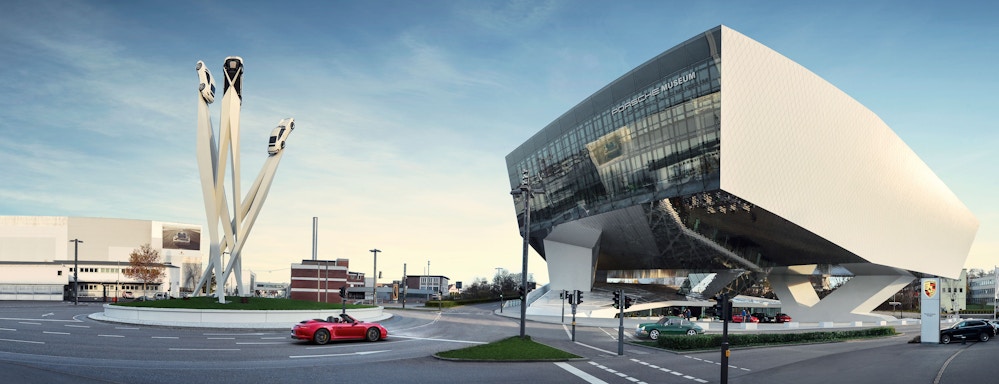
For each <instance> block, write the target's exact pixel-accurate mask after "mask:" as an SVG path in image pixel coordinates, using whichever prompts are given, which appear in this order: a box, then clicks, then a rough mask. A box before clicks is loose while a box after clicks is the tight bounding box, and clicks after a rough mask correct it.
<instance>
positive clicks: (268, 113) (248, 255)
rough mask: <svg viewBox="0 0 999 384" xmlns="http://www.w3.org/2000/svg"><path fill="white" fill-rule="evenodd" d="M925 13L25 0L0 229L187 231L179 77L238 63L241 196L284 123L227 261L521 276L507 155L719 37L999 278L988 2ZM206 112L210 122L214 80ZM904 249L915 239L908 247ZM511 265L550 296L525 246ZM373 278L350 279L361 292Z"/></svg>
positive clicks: (766, 5) (2, 91)
mask: <svg viewBox="0 0 999 384" xmlns="http://www.w3.org/2000/svg"><path fill="white" fill-rule="evenodd" d="M997 7H999V6H996V5H993V4H992V2H988V1H981V2H960V1H959V2H946V3H945V2H939V1H881V2H877V1H874V2H872V1H842V2H802V1H695V2H690V1H686V2H674V1H597V0H590V1H560V0H556V1H545V0H529V1H434V0H429V1H282V2H277V1H240V2H235V3H234V2H222V1H187V0H179V1H88V0H80V1H62V0H49V1H34V0H29V1H25V0H7V1H4V2H2V4H0V134H2V136H3V137H6V138H7V139H6V140H0V177H2V183H0V215H22V216H82V217H108V218H126V219H142V220H154V221H164V222H171V223H189V224H198V225H206V219H205V215H204V205H203V202H202V198H201V187H200V181H199V176H198V168H197V162H196V157H195V133H196V129H197V121H196V118H197V97H198V96H197V86H198V78H197V73H196V72H195V63H196V62H197V61H198V60H203V61H204V62H205V63H207V65H208V67H209V69H210V70H211V71H212V73H213V75H215V76H216V77H219V76H221V74H222V69H221V66H222V63H223V61H224V59H225V58H226V57H227V56H240V57H242V58H243V60H244V65H245V67H244V69H245V76H244V78H243V104H242V116H241V117H242V119H241V120H242V123H241V130H242V134H241V145H242V150H241V154H240V158H241V162H242V167H241V173H242V175H243V183H242V184H243V185H244V186H243V187H242V190H243V191H246V190H247V189H248V188H249V185H250V184H251V183H252V181H253V179H254V178H255V176H256V175H257V173H258V172H259V171H260V169H261V168H262V166H263V163H264V160H265V159H266V157H267V153H266V142H267V139H268V136H269V135H270V132H271V130H272V129H273V128H274V127H275V126H276V125H277V123H278V121H280V120H281V119H283V118H286V117H294V118H295V121H296V129H295V130H294V132H293V133H292V134H291V136H290V137H289V139H288V142H287V148H286V151H285V153H284V155H283V158H282V160H281V164H280V166H279V167H278V170H277V175H276V177H275V178H274V183H273V185H272V187H271V189H270V193H269V195H268V197H267V201H266V203H265V204H264V206H263V209H262V213H261V214H260V216H259V218H258V219H257V221H256V224H255V226H254V227H253V231H252V233H251V234H250V235H249V236H248V238H247V243H246V246H245V248H244V251H243V266H244V268H245V269H249V270H251V271H253V272H254V273H256V274H257V277H258V280H260V281H270V282H281V281H285V282H286V281H288V280H289V273H290V271H289V269H290V265H291V264H293V263H298V262H301V260H304V259H311V258H312V221H313V220H312V218H313V217H317V218H318V241H317V254H318V258H319V259H336V258H347V259H350V261H351V270H355V271H359V272H365V273H368V274H370V273H372V272H373V268H374V267H373V266H372V262H373V260H372V253H371V252H369V250H371V249H374V248H377V249H379V250H381V252H379V253H378V270H379V271H381V272H382V274H383V277H382V280H380V281H381V282H386V281H391V280H393V279H399V278H401V276H402V275H403V268H404V266H405V267H406V268H407V273H408V274H410V275H414V274H425V273H427V272H428V265H429V273H430V274H434V275H445V276H447V277H449V278H450V279H451V280H452V281H464V282H467V283H466V284H468V283H471V282H472V281H473V279H475V278H486V279H490V280H491V278H492V276H493V275H494V274H495V273H496V272H497V268H504V269H506V270H507V271H510V272H519V271H520V270H521V263H522V241H521V239H520V236H519V229H518V227H517V221H516V217H515V211H514V205H513V200H512V197H511V196H510V193H509V192H510V189H511V185H510V183H509V180H508V179H507V170H506V163H505V157H506V155H507V154H509V153H510V152H511V151H513V150H514V149H515V148H516V147H517V146H519V145H520V144H521V143H523V142H524V141H526V140H527V139H528V138H530V137H531V136H532V135H533V134H535V133H536V132H538V131H539V130H540V129H541V128H543V127H544V126H545V125H547V124H548V123H550V122H551V121H553V120H554V119H556V118H557V117H559V116H560V115H561V114H562V113H564V112H565V111H567V110H569V109H570V108H572V107H573V106H574V105H576V104H577V103H579V102H580V101H582V100H583V99H585V98H586V97H588V96H589V95H591V94H593V93H594V92H596V91H597V90H599V89H600V88H601V87H603V86H604V85H606V84H608V83H610V82H612V81H613V80H615V79H616V78H618V77H620V76H621V75H623V74H625V73H626V72H628V71H629V70H631V69H633V68H635V67H637V66H638V65H640V64H642V63H643V62H645V61H647V60H649V59H651V58H653V57H654V56H656V55H658V54H659V53H661V52H663V51H665V50H667V49H669V48H671V47H673V46H675V45H677V44H679V43H681V42H683V41H685V40H687V39H689V38H691V37H694V36H695V35H697V34H700V33H702V32H704V31H706V30H708V29H711V28H713V27H715V26H718V25H722V24H723V25H726V26H728V27H730V28H732V29H734V30H736V31H738V32H740V33H742V34H744V35H746V36H748V37H750V38H752V39H754V40H756V41H758V42H760V43H762V44H764V45H766V46H768V47H770V48H772V49H774V50H776V51H777V52H779V53H781V54H782V55H784V56H786V57H788V58H790V59H791V60H793V61H795V62H797V63H799V64H801V65H803V66H804V67H806V68H808V69H809V70H811V71H812V72H814V73H816V74H817V75H819V76H820V77H822V78H824V79H826V80H827V81H829V82H830V83H832V84H833V85H835V86H837V87H838V88H840V89H841V90H843V91H844V92H845V93H847V94H848V95H850V96H852V97H853V98H855V99H856V100H858V101H859V102H860V103H861V104H863V105H865V106H866V107H868V108H869V109H870V110H872V111H873V112H874V113H875V114H877V115H878V116H879V117H880V118H881V119H882V120H884V121H885V122H886V123H887V125H888V126H890V127H892V129H893V130H894V131H895V133H896V134H897V135H899V136H900V137H901V138H902V140H903V141H905V142H906V143H907V144H908V145H909V147H911V148H912V149H913V150H914V151H915V153H916V154H917V155H918V156H919V157H920V158H921V159H922V160H923V161H924V162H926V164H927V165H928V166H929V167H930V168H931V169H932V170H933V171H934V172H935V173H936V174H937V176H938V177H940V179H941V180H943V181H944V183H945V184H947V185H948V186H949V187H950V188H951V190H952V191H953V192H954V193H955V195H956V196H957V197H958V198H959V199H961V200H962V201H963V202H964V204H965V205H967V206H968V208H969V209H970V210H971V212H972V213H973V214H975V216H976V217H977V219H978V221H979V225H980V226H979V230H978V233H977V237H976V240H975V243H974V244H973V245H972V247H971V250H970V254H969V256H968V259H967V263H966V267H968V268H984V269H991V268H992V267H993V266H995V265H997V264H999V200H997V199H996V198H995V196H996V195H997V191H999V181H997V175H999V171H997V167H996V165H997V163H999V161H997V160H996V156H995V154H996V153H997V150H996V148H999V129H997V128H999V127H997V125H999V123H997V119H996V117H995V112H996V111H997V110H999V96H997V93H996V90H997V85H999V75H997V71H996V69H995V65H996V64H995V63H997V62H999V43H997V38H999V22H996V20H997V19H999V17H997V16H999V9H997ZM216 85H217V88H218V92H217V94H216V103H215V104H212V105H211V106H210V108H211V114H212V121H213V125H214V126H215V127H216V129H217V128H218V125H219V123H218V120H219V114H220V107H219V101H220V100H221V96H222V83H221V81H218V82H217V84H216ZM913 240H914V241H918V239H913ZM528 272H529V273H531V274H533V276H534V278H535V280H537V281H538V282H541V283H544V282H547V281H548V275H547V273H548V272H547V268H546V265H545V263H544V260H543V259H542V258H541V257H540V256H538V255H537V254H536V253H534V251H533V250H532V251H531V252H530V256H529V267H528ZM369 276H370V275H369Z"/></svg>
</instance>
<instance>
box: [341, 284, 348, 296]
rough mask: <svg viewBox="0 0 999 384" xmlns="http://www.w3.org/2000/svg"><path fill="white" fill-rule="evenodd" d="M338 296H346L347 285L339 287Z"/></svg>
mask: <svg viewBox="0 0 999 384" xmlns="http://www.w3.org/2000/svg"><path fill="white" fill-rule="evenodd" d="M340 297H343V298H346V297H347V287H340Z"/></svg>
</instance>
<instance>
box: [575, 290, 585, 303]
mask: <svg viewBox="0 0 999 384" xmlns="http://www.w3.org/2000/svg"><path fill="white" fill-rule="evenodd" d="M576 304H583V291H578V290H577V291H576Z"/></svg>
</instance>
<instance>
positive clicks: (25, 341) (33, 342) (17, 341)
mask: <svg viewBox="0 0 999 384" xmlns="http://www.w3.org/2000/svg"><path fill="white" fill-rule="evenodd" d="M0 341H10V342H12V343H30V344H45V342H44V341H29V340H13V339H0Z"/></svg>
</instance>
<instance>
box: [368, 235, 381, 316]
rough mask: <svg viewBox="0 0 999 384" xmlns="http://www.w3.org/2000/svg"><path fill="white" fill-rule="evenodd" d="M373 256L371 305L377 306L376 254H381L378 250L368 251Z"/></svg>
mask: <svg viewBox="0 0 999 384" xmlns="http://www.w3.org/2000/svg"><path fill="white" fill-rule="evenodd" d="M370 252H371V253H373V254H375V274H374V275H371V304H374V305H376V306H377V305H378V252H381V250H379V249H378V248H373V249H371V251H370Z"/></svg>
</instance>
